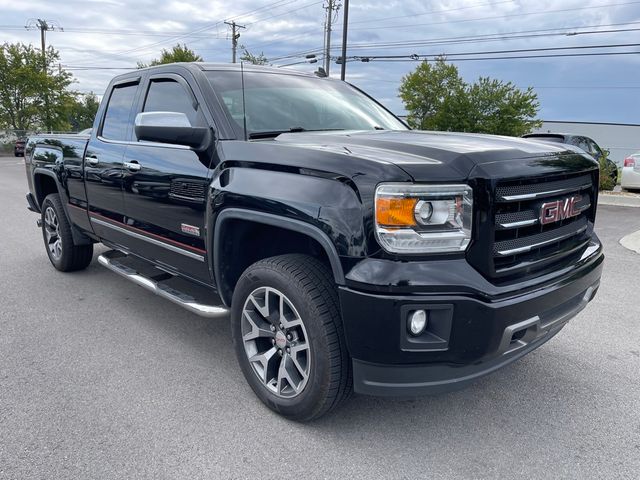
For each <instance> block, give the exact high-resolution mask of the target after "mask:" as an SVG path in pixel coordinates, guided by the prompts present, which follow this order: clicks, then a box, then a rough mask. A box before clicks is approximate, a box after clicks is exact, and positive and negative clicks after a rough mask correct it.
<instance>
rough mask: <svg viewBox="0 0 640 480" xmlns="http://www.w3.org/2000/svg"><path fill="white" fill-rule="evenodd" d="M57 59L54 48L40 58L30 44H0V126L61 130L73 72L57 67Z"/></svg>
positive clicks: (63, 124)
mask: <svg viewBox="0 0 640 480" xmlns="http://www.w3.org/2000/svg"><path fill="white" fill-rule="evenodd" d="M59 58H60V56H59V54H58V52H57V51H56V50H54V49H53V47H49V48H48V49H47V50H46V52H45V55H44V57H43V55H42V52H40V51H39V50H37V49H35V48H33V46H31V45H25V44H22V43H14V44H10V43H5V44H3V45H2V46H1V48H0V127H3V128H10V129H13V130H17V131H23V132H24V131H28V130H32V129H36V128H43V127H44V128H46V129H47V130H61V129H64V127H65V126H66V115H65V113H66V111H65V105H66V104H67V103H68V101H69V98H70V96H71V93H70V92H69V91H68V90H67V87H69V85H70V84H71V81H72V75H71V74H70V73H68V72H66V71H64V70H62V69H59V68H58V67H57V65H56V64H57V62H58V60H59ZM43 66H44V67H45V68H43Z"/></svg>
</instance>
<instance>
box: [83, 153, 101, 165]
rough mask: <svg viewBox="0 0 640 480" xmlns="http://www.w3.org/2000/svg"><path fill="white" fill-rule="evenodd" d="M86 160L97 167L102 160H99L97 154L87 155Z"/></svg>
mask: <svg viewBox="0 0 640 480" xmlns="http://www.w3.org/2000/svg"><path fill="white" fill-rule="evenodd" d="M85 160H86V161H87V163H88V164H89V165H91V166H92V167H95V166H96V165H98V163H100V160H98V157H96V156H95V155H87V156H86V157H85Z"/></svg>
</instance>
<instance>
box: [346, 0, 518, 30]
mask: <svg viewBox="0 0 640 480" xmlns="http://www.w3.org/2000/svg"><path fill="white" fill-rule="evenodd" d="M503 3H513V0H504V1H501V2H489V3H479V4H477V5H469V6H466V7H459V8H447V9H445V10H429V11H428V12H423V13H414V14H411V15H399V16H396V17H384V18H383V17H380V18H373V19H369V20H358V21H356V22H351V24H352V25H357V24H361V23H377V22H386V21H389V20H397V19H399V18H413V17H421V16H423V15H432V14H434V13H436V14H437V13H448V12H458V11H460V10H469V9H472V8H478V7H487V6H491V7H494V6H496V5H500V4H503ZM372 28H377V27H372Z"/></svg>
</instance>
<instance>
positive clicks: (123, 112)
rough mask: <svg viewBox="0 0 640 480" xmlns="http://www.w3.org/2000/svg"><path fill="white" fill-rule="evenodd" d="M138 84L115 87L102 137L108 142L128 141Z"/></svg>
mask: <svg viewBox="0 0 640 480" xmlns="http://www.w3.org/2000/svg"><path fill="white" fill-rule="evenodd" d="M137 89H138V83H137V82H136V83H127V84H123V85H116V86H114V88H113V90H112V92H111V96H110V97H109V103H108V104H107V110H106V112H105V114H104V120H103V122H102V131H101V136H102V137H103V138H105V139H107V140H126V139H127V133H128V131H129V126H130V117H131V109H132V108H133V102H134V100H135V97H136V91H137Z"/></svg>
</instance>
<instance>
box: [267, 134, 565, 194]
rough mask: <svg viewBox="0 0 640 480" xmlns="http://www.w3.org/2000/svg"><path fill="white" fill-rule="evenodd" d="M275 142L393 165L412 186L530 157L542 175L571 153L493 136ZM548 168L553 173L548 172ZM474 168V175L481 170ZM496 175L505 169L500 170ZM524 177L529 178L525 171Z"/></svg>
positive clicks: (317, 137)
mask: <svg viewBox="0 0 640 480" xmlns="http://www.w3.org/2000/svg"><path fill="white" fill-rule="evenodd" d="M275 142H276V143H278V144H282V145H287V146H295V147H300V148H304V149H311V150H316V151H325V152H332V153H337V154H342V155H347V156H349V157H352V158H361V159H363V160H369V161H374V162H387V163H392V164H394V165H396V166H398V167H399V168H401V169H402V170H404V171H405V172H406V173H407V174H409V175H410V176H411V177H412V178H413V179H414V180H416V181H428V180H438V181H449V180H451V181H460V180H462V179H466V178H468V177H469V175H470V174H471V172H472V171H473V170H474V169H475V168H477V167H482V166H486V167H488V170H492V168H490V166H489V165H488V164H492V163H495V162H504V161H508V160H517V159H522V160H523V159H531V158H535V159H536V161H537V162H538V164H539V163H540V161H541V160H544V158H548V159H549V160H550V162H549V165H547V166H545V168H544V170H546V171H549V170H554V169H559V168H561V167H562V165H556V166H555V167H554V165H553V161H552V160H553V159H555V161H556V163H557V159H558V156H559V155H561V154H572V155H574V156H575V151H572V150H571V149H569V148H567V146H566V145H562V144H558V145H552V144H547V143H542V142H538V141H532V140H526V139H521V138H515V137H502V136H496V135H480V134H469V133H449V132H425V131H415V130H412V131H397V130H395V131H391V130H387V131H344V132H342V131H341V132H339V133H337V132H301V133H286V134H282V135H280V136H278V137H277V138H276V139H275ZM513 163H514V167H515V168H516V169H517V170H519V173H520V175H522V174H523V170H528V169H527V168H526V167H525V168H523V167H524V164H527V163H530V162H513ZM549 166H551V167H552V168H549ZM481 170H482V169H481V168H478V170H477V171H481ZM501 170H504V168H502V169H501ZM525 174H530V172H529V171H527V172H526V173H525Z"/></svg>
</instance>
